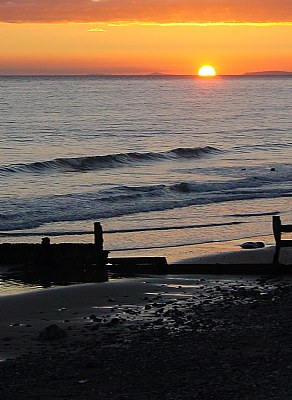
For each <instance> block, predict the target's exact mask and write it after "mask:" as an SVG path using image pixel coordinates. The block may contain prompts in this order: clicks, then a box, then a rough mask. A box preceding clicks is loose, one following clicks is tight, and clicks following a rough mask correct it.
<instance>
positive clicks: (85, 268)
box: [0, 222, 109, 281]
mask: <svg viewBox="0 0 292 400" xmlns="http://www.w3.org/2000/svg"><path fill="white" fill-rule="evenodd" d="M93 234H94V243H57V244H51V242H50V239H49V238H48V237H45V238H43V239H42V241H41V243H2V244H0V265H7V266H11V265H12V266H18V268H20V269H22V270H23V271H25V272H26V273H30V275H33V274H34V275H35V276H44V277H46V278H47V279H50V277H52V278H53V279H55V278H57V277H60V276H62V277H64V278H65V276H67V277H68V279H70V278H71V277H77V276H78V277H79V279H81V280H82V275H83V276H84V277H85V276H87V277H88V276H89V275H90V276H91V277H92V280H96V281H105V280H107V272H106V264H107V259H108V254H109V252H108V251H106V250H104V249H103V233H102V227H101V225H100V223H98V222H96V223H95V224H94V231H93Z"/></svg>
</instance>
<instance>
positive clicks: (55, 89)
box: [0, 75, 292, 257]
mask: <svg viewBox="0 0 292 400" xmlns="http://www.w3.org/2000/svg"><path fill="white" fill-rule="evenodd" d="M0 147H1V154H0V183H1V195H0V243H4V242H40V240H41V238H42V237H44V236H49V237H51V241H52V242H56V243H57V242H79V243H80V242H92V241H93V235H92V230H93V223H94V222H95V221H100V222H101V224H102V227H103V230H104V245H105V248H106V249H108V250H110V251H111V253H112V254H113V255H114V254H116V252H119V254H121V252H122V254H125V255H126V256H130V255H131V254H133V253H132V252H133V251H137V250H140V253H141V254H143V251H144V250H145V251H146V250H147V251H148V252H149V251H151V249H153V251H154V249H156V252H157V249H160V250H161V255H164V256H166V257H167V255H168V251H169V249H173V248H177V247H182V246H189V245H196V244H204V243H212V242H218V241H230V240H236V239H241V238H249V237H253V238H254V237H257V236H263V235H270V234H271V232H272V231H271V219H272V215H281V217H282V219H283V220H284V221H289V223H291V221H292V202H291V196H292V160H291V155H292V78H291V76H290V77H289V76H217V77H215V78H199V77H195V76H164V75H149V76H2V77H0ZM148 254H149V253H148Z"/></svg>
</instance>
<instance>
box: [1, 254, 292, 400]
mask: <svg viewBox="0 0 292 400" xmlns="http://www.w3.org/2000/svg"><path fill="white" fill-rule="evenodd" d="M271 251H272V250H271V249H258V250H244V251H243V250H241V251H236V253H233V252H231V253H221V255H220V254H219V255H218V254H217V255H216V256H212V257H211V256H207V257H205V258H199V259H198V260H197V261H198V262H203V261H204V260H205V261H206V262H208V261H210V262H214V260H218V262H221V261H222V259H223V260H224V262H228V261H229V262H234V261H233V259H234V257H236V260H237V262H238V260H239V258H240V259H241V260H242V261H243V262H246V261H248V260H249V261H250V262H256V261H254V260H258V259H259V260H265V257H267V253H268V257H269V256H270V253H271ZM289 256H291V254H290V253H289V252H288V253H287V254H286V255H285V257H288V260H289ZM261 257H263V258H261ZM192 261H193V262H195V261H196V260H194V259H192ZM185 262H190V260H187V259H186V260H185ZM291 286H292V279H291V275H290V276H273V277H268V276H266V277H265V276H253V277H251V276H210V275H208V276H207V275H181V276H179V275H165V276H143V277H137V278H128V279H114V280H110V281H109V282H105V283H96V284H94V283H92V284H82V285H74V286H68V287H62V288H48V289H43V290H39V291H35V292H30V293H23V294H18V295H8V296H2V297H0V314H1V315H0V324H1V333H0V345H1V347H0V358H1V360H2V362H1V363H0V382H1V383H0V395H1V399H3V400H6V399H7V400H9V399H52V398H57V399H65V398H71V399H83V398H87V399H97V398H103V399H120V400H122V399H196V398H200V399H206V400H207V399H215V398H216V399H218V398H220V399H255V398H256V399H264V398H265V399H267V398H268V399H279V400H280V399H281V400H283V399H288V398H290V395H291V390H292V386H291V379H290V374H291V318H290V316H291ZM52 326H53V328H52Z"/></svg>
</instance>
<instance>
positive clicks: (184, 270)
mask: <svg viewBox="0 0 292 400" xmlns="http://www.w3.org/2000/svg"><path fill="white" fill-rule="evenodd" d="M107 268H108V270H109V271H110V272H112V273H116V274H118V275H120V276H123V275H129V274H132V275H135V274H137V275H139V274H161V275H163V274H170V275H182V274H190V275H192V274H196V275H204V274H207V275H224V274H226V275H274V274H291V273H292V265H283V264H273V263H269V264H268V263H265V264H255V263H250V264H243V263H241V264H235V263H232V264H215V263H214V264H168V263H167V261H166V258H165V257H125V258H109V259H108V264H107Z"/></svg>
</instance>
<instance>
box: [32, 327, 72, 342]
mask: <svg viewBox="0 0 292 400" xmlns="http://www.w3.org/2000/svg"><path fill="white" fill-rule="evenodd" d="M67 335H68V334H67V332H66V331H65V330H64V329H62V328H60V327H59V326H58V325H56V324H52V325H49V326H47V327H46V328H45V329H44V330H42V331H41V332H40V334H39V336H38V340H59V339H64V338H65V337H67Z"/></svg>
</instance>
